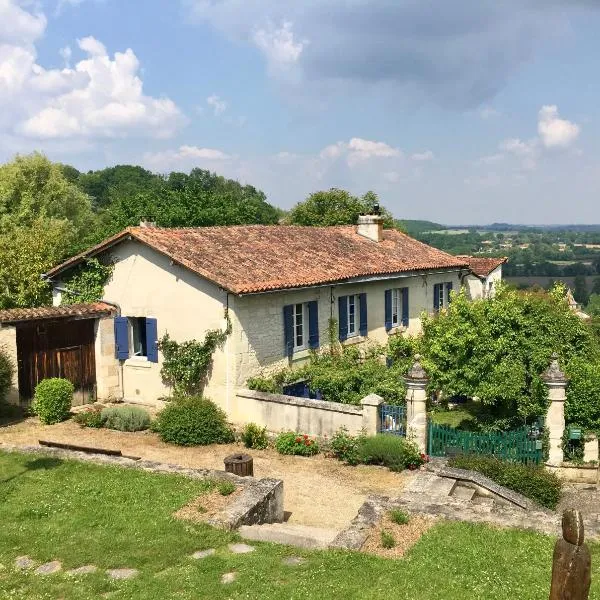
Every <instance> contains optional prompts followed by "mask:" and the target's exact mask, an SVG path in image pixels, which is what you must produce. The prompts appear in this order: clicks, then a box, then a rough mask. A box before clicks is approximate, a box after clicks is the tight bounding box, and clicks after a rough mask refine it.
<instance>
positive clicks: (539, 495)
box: [448, 455, 562, 509]
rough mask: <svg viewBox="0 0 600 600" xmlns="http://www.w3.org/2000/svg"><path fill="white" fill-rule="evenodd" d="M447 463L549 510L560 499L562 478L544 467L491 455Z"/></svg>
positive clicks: (459, 459)
mask: <svg viewBox="0 0 600 600" xmlns="http://www.w3.org/2000/svg"><path fill="white" fill-rule="evenodd" d="M448 464H449V465H450V466H452V467H457V468H459V469H470V470H472V471H478V472H479V473H481V474H482V475H485V476H486V477H489V478H490V479H492V480H493V481H495V482H496V483H499V484H500V485H503V486H504V487H507V488H509V489H511V490H514V491H515V492H518V493H519V494H523V496H526V497H527V498H530V499H531V500H535V501H536V502H537V503H538V504H541V505H542V506H545V507H546V508H551V509H554V508H556V505H557V504H558V501H559V500H560V495H561V491H562V483H561V481H560V479H559V478H558V477H557V476H556V475H555V474H554V473H551V472H550V471H547V470H546V469H545V468H544V467H543V466H537V465H523V464H520V463H515V462H508V461H503V460H499V459H497V458H494V457H490V456H473V455H469V456H455V457H452V458H450V460H449V461H448Z"/></svg>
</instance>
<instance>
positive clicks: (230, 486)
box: [217, 481, 235, 496]
mask: <svg viewBox="0 0 600 600" xmlns="http://www.w3.org/2000/svg"><path fill="white" fill-rule="evenodd" d="M217 490H219V494H221V496H229V495H230V494H233V492H235V483H232V482H231V481H219V483H217Z"/></svg>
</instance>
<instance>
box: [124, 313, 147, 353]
mask: <svg viewBox="0 0 600 600" xmlns="http://www.w3.org/2000/svg"><path fill="white" fill-rule="evenodd" d="M127 320H128V321H129V358H135V359H137V360H148V340H147V339H146V354H137V353H136V352H135V336H134V322H135V323H137V326H138V327H143V328H144V336H145V335H146V329H145V328H146V317H127Z"/></svg>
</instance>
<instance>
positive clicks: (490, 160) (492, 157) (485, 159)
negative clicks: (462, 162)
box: [475, 152, 504, 166]
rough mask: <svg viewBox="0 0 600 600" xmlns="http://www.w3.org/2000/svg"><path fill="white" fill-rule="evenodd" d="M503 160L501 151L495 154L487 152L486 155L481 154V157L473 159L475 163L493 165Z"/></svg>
mask: <svg viewBox="0 0 600 600" xmlns="http://www.w3.org/2000/svg"><path fill="white" fill-rule="evenodd" d="M503 160H504V154H502V153H501V152H497V153H496V154H488V155H487V156H482V157H481V158H479V159H477V160H476V161H475V165H477V166H479V165H493V164H495V163H498V162H500V161H503Z"/></svg>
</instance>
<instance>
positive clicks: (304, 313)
mask: <svg viewBox="0 0 600 600" xmlns="http://www.w3.org/2000/svg"><path fill="white" fill-rule="evenodd" d="M292 306H293V307H294V308H293V310H292V322H293V333H294V348H293V350H294V352H299V351H300V350H306V349H307V348H308V334H309V331H308V302H295V303H294V304H293V305H292ZM298 307H300V309H298ZM300 316H301V317H302V320H301V323H300V327H301V330H300V332H298V325H299V324H298V321H299V319H298V317H300ZM298 333H300V336H301V337H302V343H301V344H298Z"/></svg>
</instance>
